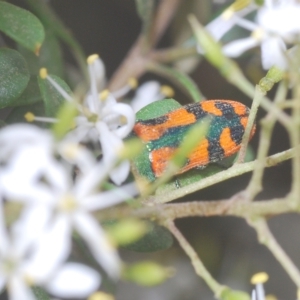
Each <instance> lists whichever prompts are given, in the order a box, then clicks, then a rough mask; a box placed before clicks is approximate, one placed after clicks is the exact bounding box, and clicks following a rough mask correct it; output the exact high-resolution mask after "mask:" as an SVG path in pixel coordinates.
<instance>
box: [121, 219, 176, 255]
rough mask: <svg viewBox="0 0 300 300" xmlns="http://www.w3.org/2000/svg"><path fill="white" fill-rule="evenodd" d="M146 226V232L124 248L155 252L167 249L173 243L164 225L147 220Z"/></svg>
mask: <svg viewBox="0 0 300 300" xmlns="http://www.w3.org/2000/svg"><path fill="white" fill-rule="evenodd" d="M148 226H149V231H148V233H146V234H145V235H144V236H143V237H142V238H141V239H139V240H138V241H136V242H134V243H132V244H129V245H126V247H124V248H126V249H128V250H132V251H136V252H155V251H160V250H165V249H168V248H170V247H171V246H172V245H173V237H172V235H171V234H170V232H169V231H168V230H167V229H166V228H165V227H162V226H159V225H157V224H156V223H153V222H148Z"/></svg>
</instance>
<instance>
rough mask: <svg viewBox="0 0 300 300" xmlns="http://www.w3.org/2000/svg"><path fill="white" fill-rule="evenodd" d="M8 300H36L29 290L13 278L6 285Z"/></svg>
mask: <svg viewBox="0 0 300 300" xmlns="http://www.w3.org/2000/svg"><path fill="white" fill-rule="evenodd" d="M8 292H9V300H20V299H22V300H36V299H35V297H34V295H33V293H32V292H31V290H30V288H29V287H28V286H27V285H26V284H25V282H24V281H23V280H21V278H19V277H13V278H12V279H11V280H10V282H9V285H8Z"/></svg>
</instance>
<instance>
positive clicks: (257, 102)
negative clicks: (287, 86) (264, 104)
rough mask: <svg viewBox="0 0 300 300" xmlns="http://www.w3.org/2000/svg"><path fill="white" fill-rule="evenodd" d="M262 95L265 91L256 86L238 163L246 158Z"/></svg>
mask: <svg viewBox="0 0 300 300" xmlns="http://www.w3.org/2000/svg"><path fill="white" fill-rule="evenodd" d="M262 96H263V93H262V91H261V89H260V87H259V86H258V85H257V86H256V87H255V93H254V99H253V102H252V106H251V111H250V114H249V117H248V122H247V126H246V128H245V133H244V135H243V139H242V146H241V149H240V151H239V154H238V157H237V161H236V163H237V164H240V163H242V162H244V159H245V156H246V151H247V146H248V143H249V139H250V135H251V131H252V128H253V125H255V117H256V114H257V110H258V107H259V105H260V102H261V98H262Z"/></svg>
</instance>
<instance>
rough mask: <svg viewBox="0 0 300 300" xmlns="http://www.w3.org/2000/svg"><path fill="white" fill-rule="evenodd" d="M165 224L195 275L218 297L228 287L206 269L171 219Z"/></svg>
mask: <svg viewBox="0 0 300 300" xmlns="http://www.w3.org/2000/svg"><path fill="white" fill-rule="evenodd" d="M165 226H166V227H167V228H168V229H169V230H170V231H171V232H172V234H173V235H174V237H175V238H176V239H177V241H178V242H179V244H180V246H181V248H182V249H183V250H184V252H185V253H186V254H187V256H188V257H189V258H190V260H191V262H192V265H193V267H194V269H195V272H196V274H197V275H199V276H200V277H201V278H202V279H203V280H204V281H205V282H206V284H207V285H208V286H209V287H210V289H211V290H212V291H213V292H214V294H215V296H216V297H219V296H220V295H221V294H222V293H223V292H224V290H226V289H228V287H226V286H224V285H221V284H219V283H218V282H217V281H216V280H215V279H214V278H213V277H212V276H211V275H210V273H209V272H208V271H207V269H206V268H205V266H204V264H203V263H202V261H201V260H200V258H199V256H198V255H197V253H196V252H195V250H194V249H193V247H192V246H191V245H190V244H189V242H188V241H187V240H186V238H185V237H184V236H183V235H182V233H181V232H180V231H179V230H178V229H177V227H176V226H175V224H174V222H173V221H168V222H166V224H165Z"/></svg>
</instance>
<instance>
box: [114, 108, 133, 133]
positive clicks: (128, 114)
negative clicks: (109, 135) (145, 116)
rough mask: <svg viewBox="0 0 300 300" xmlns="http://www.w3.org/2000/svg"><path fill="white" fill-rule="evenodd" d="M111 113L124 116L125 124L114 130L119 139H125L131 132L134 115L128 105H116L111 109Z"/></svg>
mask: <svg viewBox="0 0 300 300" xmlns="http://www.w3.org/2000/svg"><path fill="white" fill-rule="evenodd" d="M110 110H111V112H114V113H117V114H119V115H121V116H124V117H125V119H126V121H127V123H126V124H125V125H122V126H120V127H119V128H118V129H116V130H115V133H116V134H117V135H118V136H119V137H120V138H125V137H127V135H128V134H129V133H130V132H131V131H132V128H133V126H134V122H135V113H134V112H133V110H132V108H131V107H130V106H129V105H128V104H124V103H118V104H116V105H114V106H113V107H111V109H110Z"/></svg>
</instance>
